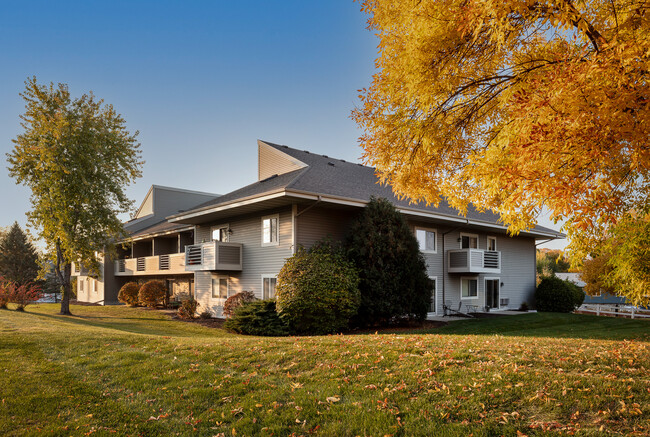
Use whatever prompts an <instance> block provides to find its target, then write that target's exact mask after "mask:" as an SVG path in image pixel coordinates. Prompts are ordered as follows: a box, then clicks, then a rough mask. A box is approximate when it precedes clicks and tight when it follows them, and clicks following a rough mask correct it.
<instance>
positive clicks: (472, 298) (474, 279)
mask: <svg viewBox="0 0 650 437" xmlns="http://www.w3.org/2000/svg"><path fill="white" fill-rule="evenodd" d="M464 279H466V280H468V281H472V280H473V281H476V296H468V297H463V280H464ZM478 286H479V283H478V276H461V277H460V300H476V299H480V298H481V293H480V290H479V288H478ZM468 291H469V285H468ZM483 301H484V302H485V299H483Z"/></svg>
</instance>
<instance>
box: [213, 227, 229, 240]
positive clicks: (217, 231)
mask: <svg viewBox="0 0 650 437" xmlns="http://www.w3.org/2000/svg"><path fill="white" fill-rule="evenodd" d="M228 229H229V226H228V225H219V226H213V227H212V241H223V242H227V241H228Z"/></svg>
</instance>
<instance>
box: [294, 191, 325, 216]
mask: <svg viewBox="0 0 650 437" xmlns="http://www.w3.org/2000/svg"><path fill="white" fill-rule="evenodd" d="M322 200H323V197H322V196H318V200H316V202H314V203H312V204H311V205H309V206H308V207H307V208H305V209H303V210H302V211H300V212H296V217H300V216H301V215H302V214H303V213H304V212H307V211H309V210H310V209H312V208H313V207H314V206H316V205H318V204H319V203H321V201H322Z"/></svg>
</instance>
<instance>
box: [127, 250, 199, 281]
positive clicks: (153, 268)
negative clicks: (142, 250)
mask: <svg viewBox="0 0 650 437" xmlns="http://www.w3.org/2000/svg"><path fill="white" fill-rule="evenodd" d="M185 272H186V270H185V254H184V253H171V254H167V255H156V256H142V257H139V258H130V259H118V260H117V261H115V276H144V275H165V274H174V273H185Z"/></svg>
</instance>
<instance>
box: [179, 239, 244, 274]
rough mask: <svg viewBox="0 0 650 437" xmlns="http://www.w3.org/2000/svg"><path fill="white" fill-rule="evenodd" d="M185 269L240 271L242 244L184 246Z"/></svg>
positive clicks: (215, 242)
mask: <svg viewBox="0 0 650 437" xmlns="http://www.w3.org/2000/svg"><path fill="white" fill-rule="evenodd" d="M185 269H186V270H187V271H191V272H194V271H205V270H210V271H216V270H224V271H241V270H242V245H241V244H239V243H223V242H220V241H211V242H209V243H203V244H195V245H192V246H185Z"/></svg>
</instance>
